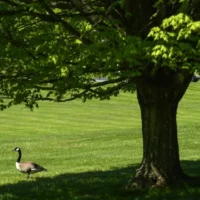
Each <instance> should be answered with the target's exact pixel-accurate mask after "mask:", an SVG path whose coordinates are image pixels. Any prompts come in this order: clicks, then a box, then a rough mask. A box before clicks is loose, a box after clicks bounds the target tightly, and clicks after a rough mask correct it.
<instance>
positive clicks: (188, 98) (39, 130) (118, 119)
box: [0, 82, 200, 200]
mask: <svg viewBox="0 0 200 200" xmlns="http://www.w3.org/2000/svg"><path fill="white" fill-rule="evenodd" d="M199 100H200V83H198V82H197V83H191V85H190V87H189V89H188V91H187V93H186V94H185V96H184V98H183V99H182V100H181V102H180V105H179V109H178V113H177V121H178V131H179V146H180V157H181V160H182V166H183V168H184V170H185V171H186V172H187V173H188V174H190V175H195V176H196V175H199V174H200V154H199V150H200V123H199V122H200V112H199V110H200V101H199ZM39 105H40V108H39V109H36V110H34V111H33V112H31V111H29V110H27V109H26V108H24V107H23V105H20V106H16V107H12V108H10V109H8V110H6V111H3V112H1V113H0V115H1V119H0V120H1V127H0V145H1V152H0V199H2V200H11V199H16V200H18V199H19V200H23V199H24V200H25V199H27V200H28V199H36V200H40V199H41V200H48V199H58V200H62V199H63V200H68V199H78V200H85V199H91V200H93V199H94V200H99V199H111V200H114V199H116V200H117V199H119V200H121V199H125V200H128V199H141V200H142V199H152V200H153V199H198V198H196V197H197V196H200V184H199V187H198V185H197V186H189V185H187V186H185V187H176V188H167V189H161V190H157V189H156V190H151V191H140V192H139V191H134V192H127V191H126V190H125V189H124V186H125V185H126V183H127V181H128V180H129V178H130V177H131V176H132V175H133V174H134V172H135V169H136V168H137V167H138V165H139V163H140V162H141V158H142V138H141V119H140V110H139V106H138V104H137V99H136V95H135V94H129V93H125V94H124V93H123V94H121V95H120V96H119V97H117V98H112V99H111V100H109V101H99V100H92V101H88V102H86V103H82V102H80V101H78V100H77V101H72V102H67V103H52V102H40V104H39ZM17 146H18V147H21V149H22V160H24V161H25V160H26V161H34V162H36V163H38V164H40V165H42V166H44V167H45V168H47V169H48V172H46V173H45V172H41V173H38V174H34V175H33V176H32V178H31V179H30V180H26V176H25V175H24V174H21V173H19V172H18V171H17V170H16V169H15V161H16V159H17V156H18V154H17V152H13V151H12V149H13V148H15V147H17Z"/></svg>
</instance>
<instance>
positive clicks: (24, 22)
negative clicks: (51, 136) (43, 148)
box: [0, 0, 200, 188]
mask: <svg viewBox="0 0 200 200" xmlns="http://www.w3.org/2000/svg"><path fill="white" fill-rule="evenodd" d="M198 4H199V1H198V0H196V1H194V0H179V1H178V0H175V1H174V0H170V1H167V0H150V1H147V0H135V1H132V0H101V1H99V0H71V1H64V0H57V1H54V0H0V38H1V40H0V44H1V50H0V69H1V75H0V77H1V82H0V88H1V109H2V110H3V109H5V108H7V107H10V106H12V105H15V104H19V103H25V105H26V106H27V107H29V108H31V109H32V108H33V107H34V106H37V102H38V101H39V100H50V101H57V102H65V101H69V100H73V99H77V98H80V99H82V100H83V101H86V100H87V99H92V98H99V99H101V100H103V99H109V98H110V97H111V96H113V95H114V96H116V95H118V94H119V92H121V91H124V92H126V91H128V92H133V91H135V90H136V91H137V97H138V102H139V105H140V108H141V118H142V135H143V159H142V163H141V166H140V168H139V169H138V170H137V172H136V175H135V176H134V178H133V179H131V180H130V182H129V184H128V188H133V187H135V186H136V187H142V188H143V187H152V186H165V185H168V184H171V183H173V182H174V181H176V180H179V179H185V178H186V176H185V175H184V173H183V171H182V169H181V166H180V160H179V148H178V139H177V123H176V111H177V107H178V103H179V101H180V99H181V98H182V96H183V95H184V93H185V91H186V89H187V87H188V85H189V83H190V81H191V78H192V74H193V73H194V71H195V70H197V69H198V67H199V66H198V65H199V60H200V59H199V58H200V51H199V47H200V46H199V33H200V32H199V30H200V22H199V21H198V20H199V14H198V13H199V12H198V11H199V10H198ZM95 77H107V78H108V80H106V81H104V82H96V81H95Z"/></svg>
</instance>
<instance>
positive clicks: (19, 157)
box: [17, 149, 22, 162]
mask: <svg viewBox="0 0 200 200" xmlns="http://www.w3.org/2000/svg"><path fill="white" fill-rule="evenodd" d="M18 154H19V156H18V159H17V162H20V160H21V156H22V153H21V150H20V149H19V151H18Z"/></svg>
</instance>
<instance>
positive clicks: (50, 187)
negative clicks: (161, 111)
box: [0, 160, 200, 200]
mask: <svg viewBox="0 0 200 200" xmlns="http://www.w3.org/2000/svg"><path fill="white" fill-rule="evenodd" d="M182 165H183V168H184V170H185V171H186V172H188V173H189V174H191V175H194V176H198V175H200V160H199V161H183V162H182ZM137 167H138V165H134V166H129V167H126V168H120V169H112V170H110V171H92V172H83V173H66V174H61V175H58V176H55V177H51V178H50V177H47V178H37V179H32V180H28V181H26V180H24V181H21V182H18V183H15V184H6V185H2V186H0V199H1V200H30V199H31V200H40V199H41V200H50V199H54V200H75V199H76V200H101V199H102V200H129V199H131V200H132V199H137V200H143V199H149V200H156V199H159V200H161V199H163V200H166V199H174V200H175V199H176V200H178V199H185V200H186V199H187V200H188V199H200V179H199V178H198V179H195V181H192V184H191V185H190V184H183V185H182V184H181V186H176V187H171V188H165V189H152V190H143V191H139V190H135V191H126V189H125V185H126V184H127V181H128V180H129V178H130V177H131V175H133V173H134V171H135V170H136V168H137ZM194 182H195V184H194Z"/></svg>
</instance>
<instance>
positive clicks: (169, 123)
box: [127, 71, 191, 188]
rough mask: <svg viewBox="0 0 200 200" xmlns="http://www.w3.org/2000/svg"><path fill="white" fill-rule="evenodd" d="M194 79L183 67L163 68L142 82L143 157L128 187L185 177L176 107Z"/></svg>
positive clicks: (163, 184) (141, 186)
mask: <svg viewBox="0 0 200 200" xmlns="http://www.w3.org/2000/svg"><path fill="white" fill-rule="evenodd" d="M158 77H162V78H158ZM190 80H191V75H190V74H188V73H186V72H184V71H183V72H179V73H178V72H172V73H167V75H166V73H163V72H160V73H158V74H157V77H154V79H151V80H150V79H148V78H147V79H145V78H144V79H140V81H139V82H138V84H137V96H138V102H139V105H140V109H141V117H142V135H143V159H142V163H141V166H140V168H139V169H138V170H137V172H136V175H135V176H134V178H133V179H131V181H130V182H129V184H128V186H127V188H133V187H140V188H149V187H156V186H166V185H169V184H171V183H173V182H174V181H176V180H180V179H183V178H185V175H184V173H183V171H182V168H181V165H180V160H179V148H178V139H177V122H176V111H177V107H178V103H179V101H180V99H181V98H182V96H183V94H184V93H185V91H186V89H187V87H188V85H189V82H190Z"/></svg>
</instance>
